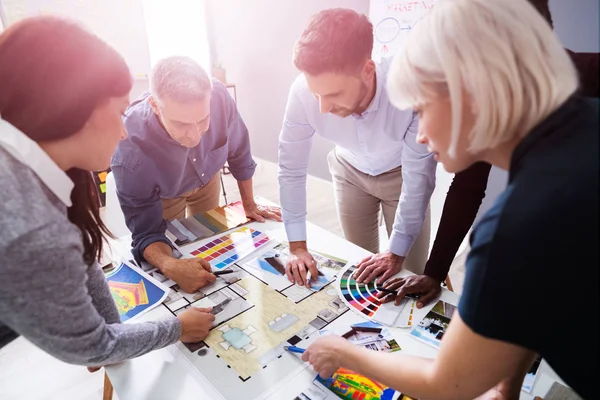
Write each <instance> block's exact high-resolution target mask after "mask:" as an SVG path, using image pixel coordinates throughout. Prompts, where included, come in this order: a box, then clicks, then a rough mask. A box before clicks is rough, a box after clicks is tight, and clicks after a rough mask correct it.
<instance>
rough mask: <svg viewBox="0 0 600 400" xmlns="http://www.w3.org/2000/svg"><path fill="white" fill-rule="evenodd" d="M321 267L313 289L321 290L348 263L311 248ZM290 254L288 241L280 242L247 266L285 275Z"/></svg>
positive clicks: (318, 266) (318, 265) (312, 286)
mask: <svg viewBox="0 0 600 400" xmlns="http://www.w3.org/2000/svg"><path fill="white" fill-rule="evenodd" d="M309 251H310V253H311V254H312V256H313V257H314V259H315V261H316V262H317V268H318V269H319V278H318V280H317V281H316V282H313V283H312V285H311V289H312V290H313V291H316V290H320V289H321V288H323V286H325V285H327V283H329V282H331V281H332V280H333V278H334V277H335V276H336V275H337V273H338V272H340V271H341V270H342V268H344V266H345V265H346V264H347V263H348V262H347V261H346V260H342V259H339V258H336V257H333V256H330V255H328V254H324V253H320V252H317V251H313V250H309ZM289 256H290V246H289V243H287V242H280V243H278V244H277V245H276V246H275V247H273V248H272V249H271V250H268V251H266V252H265V253H263V254H261V255H260V256H258V257H257V258H255V259H254V260H251V261H249V262H247V263H246V264H245V266H247V267H251V268H254V269H258V270H262V271H266V272H269V273H271V274H274V275H278V276H285V265H286V263H287V259H288V257H289Z"/></svg>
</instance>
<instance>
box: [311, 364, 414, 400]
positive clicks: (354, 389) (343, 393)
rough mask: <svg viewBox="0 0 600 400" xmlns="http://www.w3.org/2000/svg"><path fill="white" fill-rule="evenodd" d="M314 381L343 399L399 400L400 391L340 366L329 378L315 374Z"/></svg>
mask: <svg viewBox="0 0 600 400" xmlns="http://www.w3.org/2000/svg"><path fill="white" fill-rule="evenodd" d="M315 382H318V383H319V384H321V385H323V386H324V387H325V388H327V389H328V390H329V391H331V392H333V393H334V394H335V395H336V396H337V397H338V398H340V399H344V400H356V399H361V400H399V399H400V398H401V396H402V394H401V393H399V392H397V391H395V390H394V389H392V388H390V387H388V386H386V385H383V384H381V383H379V382H376V381H374V380H372V379H370V378H367V377H365V376H363V375H360V374H357V373H356V372H354V371H351V370H349V369H345V368H340V369H338V370H337V371H336V372H335V373H334V374H333V375H332V376H331V377H330V378H327V379H324V378H322V377H321V376H319V375H317V377H316V378H315Z"/></svg>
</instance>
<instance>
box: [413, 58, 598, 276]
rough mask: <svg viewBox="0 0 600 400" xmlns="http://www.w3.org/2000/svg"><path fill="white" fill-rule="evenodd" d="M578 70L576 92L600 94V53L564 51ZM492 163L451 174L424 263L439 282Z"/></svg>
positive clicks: (478, 200) (463, 233) (472, 213)
mask: <svg viewBox="0 0 600 400" xmlns="http://www.w3.org/2000/svg"><path fill="white" fill-rule="evenodd" d="M567 53H568V54H569V56H571V60H572V61H573V64H574V65H575V68H576V69H577V72H578V75H579V81H580V85H579V86H580V87H579V93H580V94H581V95H582V96H587V97H600V88H599V86H600V85H599V84H598V72H599V71H598V58H599V55H600V54H599V53H573V52H572V51H570V50H567ZM491 167H492V166H491V165H490V164H487V163H483V162H480V163H477V164H474V165H472V166H471V167H469V168H468V169H466V170H464V171H462V172H459V173H457V174H456V175H454V179H453V180H452V184H451V185H450V188H449V189H448V194H447V195H446V201H445V202H444V209H443V211H442V217H441V219H440V225H439V227H438V231H437V234H436V236H435V240H434V242H433V248H432V249H431V254H430V256H429V260H428V261H427V264H426V265H425V272H424V273H425V275H428V276H431V277H432V278H435V279H437V280H439V281H440V282H441V281H443V280H444V279H446V275H447V274H448V271H449V270H450V265H451V264H452V260H454V257H455V256H456V252H457V251H458V248H459V247H460V244H461V243H462V241H463V239H464V238H465V236H466V234H467V233H468V232H469V229H471V225H472V224H473V221H474V220H475V217H476V216H477V211H478V210H479V206H480V205H481V202H482V200H483V198H484V197H485V189H486V187H487V182H488V175H489V173H490V169H491Z"/></svg>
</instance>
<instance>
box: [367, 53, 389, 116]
mask: <svg viewBox="0 0 600 400" xmlns="http://www.w3.org/2000/svg"><path fill="white" fill-rule="evenodd" d="M375 79H377V82H376V85H377V86H376V88H375V96H373V100H371V104H369V107H367V109H366V110H365V112H363V113H362V115H363V116H364V115H366V114H368V113H370V112H372V111H377V110H379V103H380V101H381V91H382V90H383V84H384V80H385V77H384V76H383V72H382V70H381V66H380V65H379V64H375Z"/></svg>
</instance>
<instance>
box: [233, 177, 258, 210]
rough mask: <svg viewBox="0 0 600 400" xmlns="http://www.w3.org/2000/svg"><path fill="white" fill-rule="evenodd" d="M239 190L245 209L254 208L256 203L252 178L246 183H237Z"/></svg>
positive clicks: (245, 181)
mask: <svg viewBox="0 0 600 400" xmlns="http://www.w3.org/2000/svg"><path fill="white" fill-rule="evenodd" d="M237 184H238V188H239V189H240V197H241V198H242V204H243V205H244V207H246V206H253V205H254V204H255V202H254V190H253V188H252V178H250V179H246V180H244V181H237Z"/></svg>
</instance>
